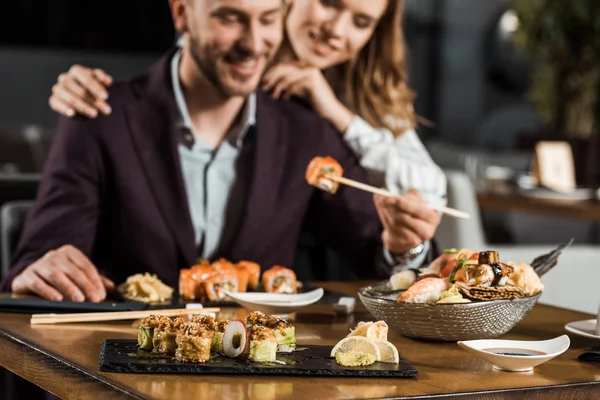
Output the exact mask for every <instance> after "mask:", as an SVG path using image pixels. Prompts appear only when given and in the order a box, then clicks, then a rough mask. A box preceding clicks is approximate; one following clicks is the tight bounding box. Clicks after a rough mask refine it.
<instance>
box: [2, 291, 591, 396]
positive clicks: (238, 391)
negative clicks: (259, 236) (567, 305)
mask: <svg viewBox="0 0 600 400" xmlns="http://www.w3.org/2000/svg"><path fill="white" fill-rule="evenodd" d="M361 285H362V284H361V283H332V282H330V283H327V284H323V285H322V286H324V287H327V288H329V289H332V290H334V291H337V292H341V293H346V294H351V295H354V294H356V289H357V288H358V287H359V286H361ZM222 310H224V312H222V313H221V314H220V315H218V317H219V318H232V317H238V318H240V317H243V316H244V315H245V314H246V311H244V310H242V309H239V308H222ZM29 317H30V316H29V315H23V314H0V365H2V366H4V367H5V368H7V369H8V370H10V371H12V372H14V373H15V374H17V375H20V376H21V377H23V378H25V379H27V380H29V381H31V382H33V383H35V384H37V385H39V386H40V387H42V388H44V389H45V390H47V391H49V392H52V393H54V394H55V395H56V396H58V397H61V398H65V399H78V398H101V399H108V398H110V399H112V400H117V399H126V398H127V399H129V398H140V399H188V398H194V399H220V398H227V399H230V398H231V399H233V398H241V399H261V400H271V399H273V400H274V399H292V398H293V399H310V400H314V399H316V398H318V399H336V398H344V399H351V398H383V397H385V398H411V399H412V398H419V399H422V398H432V397H435V396H436V395H441V394H444V395H447V396H448V398H453V399H455V398H481V399H505V398H506V399H508V398H510V399H513V398H518V399H522V398H527V399H564V398H569V399H600V366H599V365H597V364H589V363H584V362H580V361H577V357H578V356H579V355H580V354H581V353H582V352H583V351H584V349H586V348H589V347H591V346H593V345H598V344H600V343H599V342H595V341H593V340H590V339H584V338H580V337H577V336H571V347H570V349H569V350H568V351H567V352H565V353H563V354H562V355H560V356H558V357H557V358H555V359H553V360H551V361H549V362H547V363H545V364H542V365H540V366H538V367H536V368H535V369H534V371H532V372H522V373H516V372H504V371H498V370H495V369H493V368H492V366H491V365H490V364H488V363H487V362H485V361H482V360H481V359H479V358H476V357H475V356H472V355H471V354H470V353H467V352H466V351H465V350H463V349H461V348H460V347H459V346H457V345H456V343H435V342H422V341H417V340H412V339H407V338H404V337H401V336H399V335H397V334H395V333H394V332H392V331H390V334H389V340H390V341H391V342H393V343H394V344H395V345H396V347H397V348H398V350H399V351H400V354H401V356H402V357H404V358H405V359H406V360H408V362H409V363H411V364H412V365H413V366H414V367H415V368H416V369H417V370H418V371H419V376H418V377H416V378H408V379H405V378H395V379H389V378H326V377H323V378H313V377H287V376H286V377H282V376H257V375H249V376H224V375H168V374H120V373H103V372H99V371H98V361H99V353H100V346H101V345H102V343H103V342H104V340H105V339H107V338H131V339H133V338H135V337H136V329H135V327H134V326H133V324H132V323H131V321H129V322H113V323H101V324H100V323H98V324H95V323H89V324H59V325H35V326H31V325H30V324H29ZM589 318H591V317H590V316H589V315H587V314H582V313H578V312H574V311H568V310H564V309H558V308H554V307H549V306H544V305H536V306H535V307H534V309H533V310H532V312H531V313H530V314H529V315H528V316H527V317H526V318H525V319H524V320H523V321H522V322H521V323H520V324H519V325H517V326H516V327H515V328H514V329H513V330H512V331H511V332H510V333H509V334H507V335H506V336H505V337H506V338H509V339H522V340H539V339H549V338H553V337H556V336H559V335H562V334H564V333H565V330H564V328H563V327H564V324H565V323H567V322H570V321H575V320H582V319H589ZM293 319H294V320H295V325H296V332H297V338H298V342H299V343H300V344H304V345H306V344H324V345H331V346H333V345H334V344H335V343H336V342H337V341H338V340H340V339H341V338H342V337H344V336H345V335H346V334H347V333H348V332H349V328H350V327H354V326H355V325H356V323H357V322H358V321H361V320H371V318H370V317H369V314H368V313H367V312H366V311H365V309H364V308H363V307H362V305H360V306H359V307H358V310H357V311H356V312H355V313H354V314H353V315H350V316H335V315H334V314H333V312H332V310H331V306H330V305H325V304H318V305H314V306H311V307H310V308H308V309H307V311H306V312H301V313H297V314H295V315H294V316H293ZM444 398H446V397H444Z"/></svg>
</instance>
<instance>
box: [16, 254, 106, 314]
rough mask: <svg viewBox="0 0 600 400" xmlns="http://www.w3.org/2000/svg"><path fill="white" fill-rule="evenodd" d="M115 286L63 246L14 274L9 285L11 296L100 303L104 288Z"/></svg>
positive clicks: (93, 267) (86, 259) (83, 259)
mask: <svg viewBox="0 0 600 400" xmlns="http://www.w3.org/2000/svg"><path fill="white" fill-rule="evenodd" d="M114 286H115V284H114V283H113V282H112V281H111V280H110V279H108V278H106V277H104V276H102V275H100V273H99V272H98V269H97V268H96V267H95V266H94V264H92V262H91V261H90V260H89V259H88V258H87V257H86V256H85V254H83V253H82V252H81V251H80V250H79V249H77V248H76V247H74V246H71V245H65V246H62V247H60V248H59V249H56V250H51V251H49V252H48V253H46V254H45V255H44V256H43V257H41V258H40V259H39V260H37V261H36V262H34V263H33V264H31V265H30V266H28V267H27V268H25V269H24V270H23V272H21V273H20V274H19V275H17V276H16V277H15V278H14V279H13V281H12V285H11V290H12V291H13V292H14V293H31V292H33V293H35V294H37V295H38V296H41V297H43V298H45V299H49V300H55V301H62V300H70V301H76V302H83V301H86V300H88V301H92V302H99V301H102V300H104V299H105V298H106V289H112V288H114Z"/></svg>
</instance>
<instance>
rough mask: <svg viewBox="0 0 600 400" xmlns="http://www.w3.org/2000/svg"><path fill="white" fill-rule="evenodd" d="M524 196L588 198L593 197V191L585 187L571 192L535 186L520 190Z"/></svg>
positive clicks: (550, 198) (558, 198)
mask: <svg viewBox="0 0 600 400" xmlns="http://www.w3.org/2000/svg"><path fill="white" fill-rule="evenodd" d="M521 194H522V195H523V196H525V197H533V198H537V199H549V200H589V199H592V198H593V197H594V194H593V192H592V191H591V190H590V189H587V188H580V189H575V190H574V191H573V192H571V193H561V192H555V191H553V190H550V189H546V188H535V189H529V190H523V191H521Z"/></svg>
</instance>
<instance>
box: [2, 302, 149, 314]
mask: <svg viewBox="0 0 600 400" xmlns="http://www.w3.org/2000/svg"><path fill="white" fill-rule="evenodd" d="M147 307H148V305H147V304H143V303H138V302H135V301H128V302H110V301H106V302H101V303H91V302H83V303H75V302H71V301H50V300H44V299H13V298H0V312H4V313H19V314H42V313H57V314H62V313H78V312H95V311H98V312H100V311H140V310H144V309H146V308H147Z"/></svg>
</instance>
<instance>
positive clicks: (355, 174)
mask: <svg viewBox="0 0 600 400" xmlns="http://www.w3.org/2000/svg"><path fill="white" fill-rule="evenodd" d="M170 6H171V11H172V14H173V20H174V23H175V26H176V28H177V29H178V30H179V31H180V32H182V33H183V34H184V36H185V38H186V40H185V42H186V43H185V45H184V47H183V48H182V49H178V48H177V49H173V50H171V51H169V52H168V53H167V54H166V55H165V56H163V57H162V58H161V59H160V60H158V61H157V62H156V63H155V64H154V65H153V66H152V67H151V68H150V70H149V71H148V72H147V73H146V74H144V75H141V76H139V77H136V78H134V79H132V80H130V81H128V82H125V83H120V84H115V85H113V86H112V87H111V89H110V90H111V94H110V99H111V106H112V109H113V112H112V113H111V114H110V115H109V116H107V117H102V118H98V119H95V120H87V119H67V118H64V119H61V120H60V123H59V126H58V129H57V132H56V135H55V139H54V143H53V146H52V149H51V152H50V155H49V157H48V161H47V164H46V167H45V169H44V174H43V178H42V181H41V184H40V188H39V191H38V199H37V202H36V205H35V207H34V208H33V210H32V212H31V213H30V215H29V219H28V222H27V224H26V226H25V230H24V232H23V234H22V237H21V241H20V245H19V249H18V251H17V255H16V263H15V265H14V267H13V269H12V271H11V273H10V275H9V276H8V278H7V279H5V281H4V283H3V288H4V289H8V288H10V289H12V291H14V292H34V293H37V294H39V295H41V296H43V297H45V298H49V299H54V300H62V299H68V300H74V301H83V300H86V299H87V300H90V301H100V300H102V299H104V298H105V296H106V292H107V290H106V289H107V288H110V287H112V286H114V283H113V282H117V283H119V282H122V281H124V280H125V279H126V277H127V276H129V275H132V274H134V273H138V272H146V271H147V272H150V273H155V274H157V275H158V276H159V277H160V278H161V279H162V280H163V281H165V282H166V283H167V284H168V285H170V286H177V281H178V275H179V269H180V268H187V267H189V266H191V265H192V264H194V261H195V260H196V259H197V258H198V257H203V258H208V259H215V258H218V257H226V258H228V259H231V260H233V261H238V260H252V261H255V262H258V263H259V264H261V265H262V267H263V268H268V267H270V266H272V265H274V264H280V265H286V266H290V267H293V260H294V255H295V251H296V245H297V241H298V236H299V233H300V230H301V226H302V224H303V222H304V221H305V220H307V219H312V220H315V221H317V223H318V224H319V227H320V231H321V233H322V234H323V235H324V236H325V237H326V238H327V240H328V242H329V243H330V244H331V245H332V246H334V247H335V248H337V249H338V250H339V251H340V252H341V253H343V254H345V255H347V256H348V257H349V258H353V259H354V260H355V261H358V262H355V263H354V264H356V268H355V272H356V273H358V275H359V276H365V277H366V276H374V275H375V270H376V267H375V260H376V259H378V258H381V257H380V256H381V255H382V246H381V236H382V227H381V224H380V222H379V219H378V214H377V211H376V209H375V206H374V204H373V199H372V197H371V196H370V195H369V194H367V193H364V192H360V191H357V190H355V189H351V188H341V189H340V190H339V191H338V193H337V194H335V195H331V194H328V193H325V192H322V191H319V190H318V189H315V188H314V187H312V186H310V185H308V184H307V183H306V181H305V179H304V172H305V168H306V166H307V165H308V163H309V162H310V160H311V159H312V158H313V157H314V156H316V155H330V156H332V157H334V158H336V159H337V160H338V161H339V162H340V164H341V165H342V166H343V168H344V175H345V176H347V177H348V178H351V179H356V180H359V181H365V180H366V176H365V173H364V171H363V170H362V169H361V168H360V167H359V164H358V161H357V160H356V159H355V157H354V156H353V155H352V153H351V151H350V149H348V148H347V147H346V146H345V145H344V143H343V142H342V139H341V137H340V135H339V134H337V133H336V132H334V131H333V130H332V128H331V127H330V125H329V124H328V123H326V122H325V121H324V120H322V119H321V118H319V117H318V116H317V115H316V114H315V113H314V112H313V111H311V110H309V109H307V108H306V107H305V106H303V105H301V104H298V103H295V102H288V101H280V100H274V99H272V98H270V97H269V96H267V95H265V94H264V93H262V92H257V91H256V88H257V86H258V84H259V80H260V78H261V75H262V73H263V72H264V70H265V68H266V66H267V64H268V63H269V61H270V60H271V59H272V58H273V56H274V54H275V52H276V50H277V48H278V46H279V44H280V43H281V40H282V19H283V5H282V2H281V0H170ZM382 207H385V205H383V206H382ZM380 211H385V210H380ZM386 219H388V220H390V221H395V222H394V224H400V225H401V224H402V219H401V218H396V219H395V218H394V217H393V215H392V214H390V215H387V214H386ZM394 224H392V225H394ZM393 232H394V231H393V230H390V231H386V233H384V235H383V236H384V240H385V239H386V238H387V239H390V235H391V236H393V235H394V233H393ZM391 239H393V238H391ZM388 243H393V240H388ZM390 250H392V251H393V250H394V249H390ZM360 261H364V262H360Z"/></svg>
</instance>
